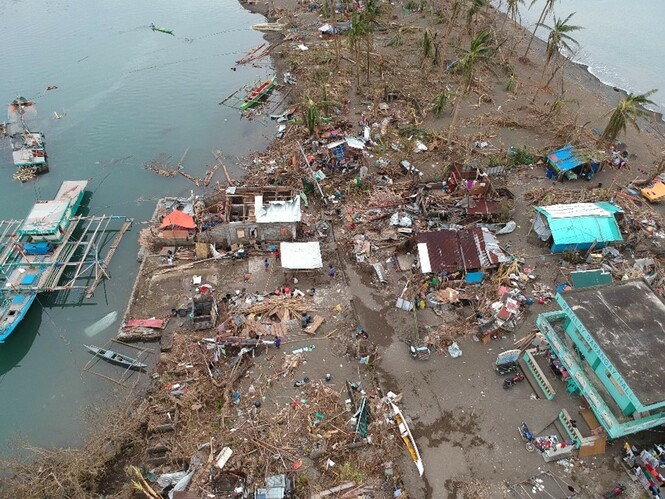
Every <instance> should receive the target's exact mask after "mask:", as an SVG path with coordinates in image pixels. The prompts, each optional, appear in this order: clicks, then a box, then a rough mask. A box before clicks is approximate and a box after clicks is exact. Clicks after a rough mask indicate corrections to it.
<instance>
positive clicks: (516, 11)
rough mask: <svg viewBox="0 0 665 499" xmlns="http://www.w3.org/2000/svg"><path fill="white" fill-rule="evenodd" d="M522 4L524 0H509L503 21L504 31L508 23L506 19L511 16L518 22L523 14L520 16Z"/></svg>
mask: <svg viewBox="0 0 665 499" xmlns="http://www.w3.org/2000/svg"><path fill="white" fill-rule="evenodd" d="M520 5H524V0H507V3H506V16H505V17H504V18H503V23H501V30H502V31H503V26H504V25H505V24H506V20H507V19H508V18H511V19H512V20H513V22H514V23H515V24H517V23H518V22H519V21H520V20H521V18H522V16H520Z"/></svg>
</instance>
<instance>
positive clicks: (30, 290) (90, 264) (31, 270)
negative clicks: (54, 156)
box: [0, 180, 132, 343]
mask: <svg viewBox="0 0 665 499" xmlns="http://www.w3.org/2000/svg"><path fill="white" fill-rule="evenodd" d="M87 185H88V181H87V180H69V181H65V182H63V183H62V185H61V186H60V189H59V190H58V193H57V194H56V196H55V199H52V200H49V201H37V202H36V203H35V205H34V206H33V208H32V210H31V211H30V213H29V214H28V216H27V217H26V218H25V220H0V343H4V341H5V340H6V339H7V338H8V337H9V335H11V334H12V332H13V331H14V330H15V329H16V327H17V326H18V324H19V323H20V322H21V320H22V319H23V318H24V317H25V314H26V312H27V311H28V309H29V308H30V306H31V305H32V303H33V302H34V301H35V299H36V297H37V295H38V294H40V293H52V292H58V291H66V292H67V294H65V295H64V297H63V298H64V299H66V297H67V295H68V293H69V292H70V291H75V290H78V291H79V292H80V293H81V295H84V296H85V297H87V298H90V297H92V296H93V294H94V291H95V289H96V288H97V285H98V284H99V282H100V281H101V280H102V279H103V278H104V277H105V276H107V275H108V273H107V267H108V263H109V262H110V260H111V256H112V255H113V252H114V251H115V248H116V247H117V245H118V244H119V243H120V239H121V238H122V236H123V234H124V233H125V232H126V231H127V230H129V228H130V227H131V223H132V221H131V219H128V218H126V217H118V216H113V215H97V216H91V217H78V216H76V213H77V212H78V210H79V208H80V206H81V202H82V200H83V197H84V195H85V189H86V187H87ZM75 231H76V233H75ZM111 232H114V233H115V237H114V238H113V240H112V241H109V242H108V244H103V238H107V237H108V236H109V234H110V233H111ZM63 277H66V279H63ZM61 280H62V281H63V282H62V283H61V282H60V281H61ZM82 298H83V296H81V299H82Z"/></svg>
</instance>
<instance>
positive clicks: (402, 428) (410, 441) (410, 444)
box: [388, 401, 425, 476]
mask: <svg viewBox="0 0 665 499" xmlns="http://www.w3.org/2000/svg"><path fill="white" fill-rule="evenodd" d="M388 404H389V405H390V408H391V409H392V411H393V415H394V416H395V423H396V424H397V428H398V429H399V434H400V436H401V437H402V440H404V445H406V448H407V450H408V451H409V455H410V456H411V459H413V462H414V463H415V465H416V468H417V469H418V473H420V476H423V472H424V471H425V466H423V460H422V458H421V457H420V452H418V447H417V446H416V441H415V440H414V438H413V435H412V434H411V430H410V429H409V425H407V424H406V420H405V419H404V415H403V414H402V411H400V410H399V407H397V406H396V405H395V404H394V403H393V402H392V401H388Z"/></svg>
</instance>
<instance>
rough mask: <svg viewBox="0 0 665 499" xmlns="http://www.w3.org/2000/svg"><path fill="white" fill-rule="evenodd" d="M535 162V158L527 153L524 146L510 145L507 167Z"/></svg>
mask: <svg viewBox="0 0 665 499" xmlns="http://www.w3.org/2000/svg"><path fill="white" fill-rule="evenodd" d="M535 162H536V158H535V157H534V156H533V155H532V154H531V153H529V151H528V149H527V148H526V146H524V147H511V148H510V149H509V150H508V162H507V165H506V166H508V167H513V166H517V165H531V164H533V163H535Z"/></svg>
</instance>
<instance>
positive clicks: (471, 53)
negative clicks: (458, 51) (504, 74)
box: [457, 31, 495, 92]
mask: <svg viewBox="0 0 665 499" xmlns="http://www.w3.org/2000/svg"><path fill="white" fill-rule="evenodd" d="M491 44H492V33H491V32H489V31H481V32H480V33H478V34H477V35H476V36H474V37H473V38H472V39H471V43H470V45H469V48H468V49H467V50H465V51H464V53H463V55H462V57H461V59H460V61H459V64H458V65H457V68H458V70H459V71H461V72H462V78H463V80H464V92H467V91H468V90H469V89H470V88H471V83H472V82H473V76H474V72H475V70H476V66H477V65H478V64H479V63H482V62H487V61H488V60H489V58H490V56H491V55H492V54H493V53H494V49H495V48H494V46H493V45H491Z"/></svg>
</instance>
